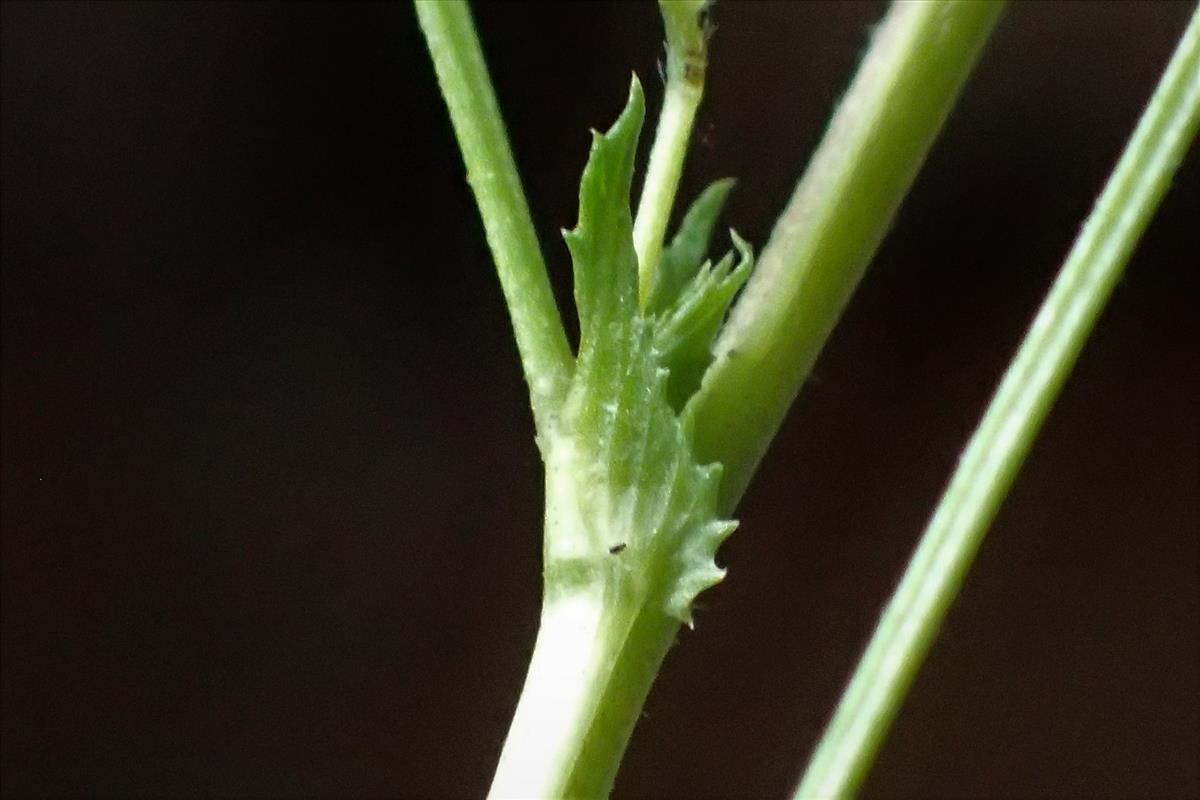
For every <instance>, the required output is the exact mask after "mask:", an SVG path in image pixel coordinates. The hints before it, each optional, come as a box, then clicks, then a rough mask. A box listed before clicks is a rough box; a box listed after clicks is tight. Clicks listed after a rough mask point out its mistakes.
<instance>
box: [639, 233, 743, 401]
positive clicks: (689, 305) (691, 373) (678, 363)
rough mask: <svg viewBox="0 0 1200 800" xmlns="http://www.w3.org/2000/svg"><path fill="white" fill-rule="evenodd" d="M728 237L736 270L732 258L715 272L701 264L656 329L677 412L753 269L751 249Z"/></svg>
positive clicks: (697, 379) (708, 358)
mask: <svg viewBox="0 0 1200 800" xmlns="http://www.w3.org/2000/svg"><path fill="white" fill-rule="evenodd" d="M729 235H730V237H731V238H732V239H733V243H734V247H736V248H737V251H738V263H737V266H736V267H734V266H733V253H728V254H727V255H726V256H725V257H724V258H722V259H721V260H720V262H718V264H717V265H716V266H715V267H713V266H712V265H711V262H708V261H705V262H704V263H703V264H702V265H701V266H700V269H699V271H697V272H696V274H695V275H694V276H693V278H692V280H691V282H690V283H688V284H687V286H685V287H684V288H683V291H682V292H681V293H680V295H679V298H678V299H677V300H676V302H675V303H674V305H672V306H671V307H670V308H669V309H667V311H666V312H665V313H664V314H663V315H662V317H661V318H660V319H659V320H658V324H657V325H656V326H655V346H656V347H657V348H658V350H659V351H660V352H661V353H662V358H663V363H664V364H665V365H666V366H667V369H668V370H669V371H670V373H671V375H670V379H669V381H668V385H667V397H668V399H669V400H670V403H671V406H672V408H674V409H675V410H676V411H680V410H682V409H683V407H684V405H685V404H686V403H687V401H688V399H689V398H690V397H691V396H692V395H693V394H695V393H696V390H697V389H699V388H700V380H701V378H703V377H704V372H705V370H707V369H708V365H709V364H711V363H712V360H713V355H712V346H713V342H714V341H716V338H717V332H718V331H720V329H721V324H722V323H723V322H724V321H725V313H726V312H727V311H728V310H729V305H730V303H732V302H733V298H734V295H736V294H737V292H738V290H739V289H741V288H742V285H743V284H745V283H746V279H747V278H749V277H750V270H751V269H752V268H753V265H754V253H753V252H752V251H751V249H750V245H748V244H747V243H746V242H745V241H744V240H743V239H742V238H741V237H740V236H738V235H737V233H736V232H735V231H732V230H731V231H730V232H729Z"/></svg>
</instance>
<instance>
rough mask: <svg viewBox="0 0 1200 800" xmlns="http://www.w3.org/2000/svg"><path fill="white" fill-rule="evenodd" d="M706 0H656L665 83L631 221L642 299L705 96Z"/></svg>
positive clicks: (650, 283) (655, 266) (650, 284)
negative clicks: (662, 27)
mask: <svg viewBox="0 0 1200 800" xmlns="http://www.w3.org/2000/svg"><path fill="white" fill-rule="evenodd" d="M705 4H706V3H705V2H702V1H701V2H697V0H660V7H661V9H662V14H663V21H664V23H665V27H666V32H667V70H666V75H667V84H666V91H665V94H664V96H663V106H662V111H661V112H660V113H659V117H658V129H657V130H656V131H655V133H654V144H653V145H652V146H651V149H650V162H649V164H648V166H647V167H646V179H645V181H644V183H643V184H642V194H641V197H640V199H639V200H638V208H637V217H636V219H635V221H634V226H633V247H634V250H635V251H636V252H637V257H638V295H639V297H640V299H641V302H642V305H645V304H646V300H647V299H648V298H649V296H650V290H651V289H652V288H653V286H654V273H655V271H656V270H657V269H658V261H659V258H660V257H661V256H662V247H663V239H664V238H665V236H666V232H667V223H668V222H669V221H670V218H671V209H672V207H673V206H674V204H675V193H676V190H677V189H678V187H679V178H680V175H682V174H683V161H684V158H685V157H686V155H687V146H688V141H689V140H690V139H691V135H692V124H693V123H694V122H695V119H696V109H698V108H699V107H700V100H701V99H702V98H703V96H704V72H705V69H706V66H707V54H706V51H707V47H706V43H705V40H704V31H703V29H702V27H701V24H700V20H699V16H700V12H701V11H702V10H703V8H704V6H705Z"/></svg>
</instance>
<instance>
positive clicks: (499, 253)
mask: <svg viewBox="0 0 1200 800" xmlns="http://www.w3.org/2000/svg"><path fill="white" fill-rule="evenodd" d="M416 9H417V18H418V20H419V21H420V24H421V30H422V31H423V32H424V34H425V41H426V43H427V44H428V45H429V53H430V55H432V56H433V66H434V69H435V70H436V72H437V77H438V83H439V84H440V86H441V89H442V96H443V97H444V98H445V100H446V105H447V107H448V108H449V110H450V121H451V122H452V123H453V125H454V133H455V135H456V136H457V137H458V145H459V148H460V149H461V150H462V155H463V161H464V162H465V163H466V167H467V182H468V183H470V185H471V189H472V191H473V192H474V193H475V202H476V203H477V204H478V206H479V214H480V216H481V217H483V225H484V229H485V230H486V232H487V240H488V246H489V247H490V248H491V250H492V257H493V258H494V260H495V262H496V272H497V274H498V275H499V276H500V286H501V288H502V290H503V292H504V299H505V301H506V302H507V304H508V312H509V315H510V316H511V318H512V324H513V330H514V332H515V334H516V339H517V349H518V350H519V351H520V353H521V363H522V365H523V366H524V368H525V380H526V382H527V383H528V384H529V395H530V401H531V404H532V405H533V414H534V419H535V420H536V421H537V423H538V428H539V430H540V429H543V428H544V425H543V422H544V421H545V418H546V416H547V415H548V414H550V413H552V411H553V410H554V409H555V408H556V407H557V406H558V404H559V403H560V402H561V399H562V397H563V396H564V395H565V394H566V389H567V384H568V381H569V380H570V376H571V372H572V370H573V369H574V359H573V357H572V355H571V349H570V346H569V345H568V344H567V335H566V332H565V331H564V329H563V324H562V318H561V317H560V316H559V313H558V305H557V304H556V302H555V300H554V292H553V291H552V290H551V288H550V279H549V276H548V275H547V273H546V264H545V262H544V261H543V259H542V252H541V249H540V248H539V247H538V240H537V233H536V231H535V230H534V227H533V221H532V219H530V216H529V206H528V205H527V204H526V202H525V192H524V190H523V189H522V188H521V178H520V176H519V175H518V174H517V167H516V164H515V163H514V161H513V155H512V150H511V149H510V148H509V146H508V136H507V134H506V133H505V130H504V119H503V117H501V116H500V109H499V107H498V106H497V104H496V95H495V92H493V91H492V81H491V77H490V76H489V75H488V70H487V64H486V63H485V62H484V60H483V51H482V50H481V49H480V46H479V38H478V37H477V36H476V34H475V26H474V23H472V21H471V11H470V9H469V8H468V7H467V4H466V2H464V0H416Z"/></svg>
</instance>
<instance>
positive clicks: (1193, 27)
mask: <svg viewBox="0 0 1200 800" xmlns="http://www.w3.org/2000/svg"><path fill="white" fill-rule="evenodd" d="M1198 125H1200V11H1197V12H1196V13H1195V14H1194V15H1193V17H1192V20H1191V22H1190V23H1189V25H1188V27H1187V30H1186V31H1185V33H1184V35H1183V39H1182V41H1181V42H1180V44H1179V47H1178V49H1177V50H1176V52H1175V55H1174V56H1173V57H1172V59H1171V63H1170V65H1169V66H1168V67H1167V70H1166V73H1165V74H1164V75H1163V78H1162V80H1161V81H1160V83H1159V85H1158V88H1157V89H1156V90H1155V92H1154V96H1153V98H1152V99H1151V100H1150V104H1149V106H1148V107H1147V108H1146V111H1145V113H1144V114H1143V116H1142V119H1141V121H1140V122H1139V123H1138V126H1137V130H1136V131H1135V132H1134V134H1133V137H1132V138H1131V139H1130V141H1129V144H1128V145H1127V146H1126V148H1125V152H1124V153H1123V154H1122V156H1121V160H1120V162H1119V163H1118V164H1117V167H1116V169H1115V170H1114V172H1113V174H1112V176H1111V177H1110V178H1109V180H1108V184H1107V185H1106V186H1105V189H1104V193H1103V194H1102V195H1101V196H1100V199H1099V200H1098V201H1097V203H1096V206H1095V208H1094V209H1093V210H1092V213H1091V215H1090V216H1089V217H1088V220H1087V222H1086V224H1085V225H1084V227H1083V230H1082V232H1081V233H1080V235H1079V238H1078V239H1076V240H1075V244H1074V246H1073V247H1072V249H1071V252H1070V254H1069V255H1068V256H1067V259H1066V262H1065V263H1064V264H1063V267H1062V270H1061V271H1060V272H1059V275H1058V278H1057V279H1056V280H1055V282H1054V285H1053V287H1052V288H1051V289H1050V292H1049V294H1048V295H1047V297H1046V300H1045V301H1044V302H1043V304H1042V307H1041V309H1040V310H1039V311H1038V314H1037V317H1036V318H1035V319H1034V321H1033V324H1032V326H1031V327H1030V329H1029V332H1028V333H1027V334H1026V336H1025V340H1024V341H1023V342H1022V344H1021V347H1020V349H1019V350H1018V351H1017V355H1016V357H1015V358H1014V359H1013V362H1012V364H1011V365H1010V366H1009V368H1008V370H1007V372H1005V374H1004V378H1003V380H1002V381H1001V383H1000V386H999V388H998V389H997V390H996V394H995V396H994V397H993V398H992V401H991V403H990V405H989V406H988V408H987V411H986V413H985V414H984V416H983V419H982V421H981V422H980V424H979V428H978V429H977V430H976V431H975V434H974V435H973V436H972V437H971V440H970V442H969V443H968V445H967V448H966V450H965V451H964V452H963V455H962V458H961V460H960V462H959V466H958V469H957V470H955V473H954V476H953V478H952V479H951V481H950V485H949V487H948V488H947V489H946V493H945V494H944V495H943V496H942V499H941V502H940V503H939V504H938V507H937V509H936V511H935V512H934V515H933V518H932V519H931V521H930V523H929V527H928V528H927V529H926V530H925V533H924V535H923V536H922V538H921V543H920V545H919V546H918V547H917V550H916V553H915V554H914V555H913V558H912V561H911V562H910V563H909V565H908V569H907V570H906V572H905V573H904V576H903V578H902V579H901V581H900V585H899V586H898V587H897V588H896V591H895V594H893V595H892V599H891V601H890V602H889V603H888V606H887V608H886V609H885V610H884V612H883V616H882V618H881V619H880V621H879V626H878V628H876V630H875V634H874V636H873V637H872V639H871V642H870V644H869V645H868V646H867V650H866V652H865V653H864V654H863V657H862V660H861V661H860V662H859V664H858V667H857V669H856V670H855V672H854V676H853V678H852V679H851V681H850V685H849V686H848V688H847V689H846V692H845V694H844V695H843V697H842V701H841V704H840V705H839V706H838V709H837V712H836V713H835V715H834V717H833V720H832V721H831V722H830V724H829V727H828V728H827V729H826V731H825V735H824V738H823V739H822V740H821V742H820V744H819V745H818V747H817V750H816V753H815V754H814V756H813V759H812V761H811V763H810V764H809V766H808V770H807V772H806V773H805V775H804V778H803V780H802V781H801V783H800V786H799V788H798V789H797V791H796V797H797V798H834V797H845V796H849V795H852V794H853V793H854V792H855V791H856V790H857V788H858V786H859V784H860V783H861V782H862V780H863V777H864V775H865V774H866V772H867V769H868V768H869V767H870V765H871V762H872V761H873V760H874V757H875V753H876V751H877V750H878V748H879V744H880V742H881V741H882V740H883V737H884V735H885V734H886V733H887V730H888V727H889V726H890V723H891V721H892V719H893V717H894V716H895V714H896V711H897V709H898V708H899V706H900V704H901V702H903V700H904V696H905V694H906V693H907V691H908V687H909V686H910V685H911V683H912V680H913V677H914V675H915V674H916V671H917V669H918V668H919V667H920V665H921V663H922V661H923V660H924V658H925V655H926V653H927V652H928V650H929V647H930V644H931V643H932V641H933V637H934V635H935V634H936V633H937V630H938V628H939V627H940V626H941V623H942V620H943V619H944V618H945V616H946V611H947V609H948V608H949V606H950V604H951V602H952V601H953V600H954V598H955V596H956V595H957V594H958V590H959V587H960V586H961V585H962V582H963V578H964V575H965V573H966V571H967V569H968V567H969V566H970V564H971V561H972V559H973V558H974V556H975V553H976V552H977V551H978V549H979V544H980V542H981V541H982V539H983V536H984V533H985V532H986V531H987V528H988V525H989V524H990V523H991V521H992V519H993V518H994V517H995V515H996V511H997V509H998V508H999V506H1000V503H1001V502H1002V501H1003V500H1004V497H1005V495H1006V494H1007V493H1008V490H1009V488H1010V487H1011V486H1012V483H1013V479H1014V478H1015V476H1016V474H1017V471H1018V470H1019V469H1020V467H1021V464H1022V462H1023V461H1024V460H1025V456H1026V455H1027V454H1028V452H1029V449H1030V447H1031V446H1032V444H1033V440H1034V438H1035V437H1036V436H1037V433H1038V430H1039V429H1040V427H1041V425H1042V422H1043V420H1044V419H1045V418H1046V415H1047V414H1048V413H1049V411H1050V407H1051V405H1052V404H1053V403H1054V400H1055V398H1056V397H1057V396H1058V394H1059V391H1060V390H1061V388H1062V385H1063V383H1064V381H1066V379H1067V376H1068V374H1069V373H1070V371H1071V368H1072V366H1073V365H1074V363H1075V360H1076V359H1077V357H1078V356H1079V352H1080V350H1081V349H1082V348H1083V345H1084V342H1085V341H1086V339H1087V337H1088V335H1089V333H1090V332H1091V331H1092V328H1093V327H1094V325H1095V323H1096V319H1097V317H1098V316H1099V314H1100V312H1101V310H1102V309H1103V308H1104V305H1105V303H1106V302H1107V301H1108V298H1109V296H1110V295H1111V294H1112V290H1113V286H1114V285H1115V284H1116V282H1117V280H1118V279H1119V278H1120V276H1121V273H1122V270H1123V269H1124V267H1125V264H1126V262H1127V261H1128V260H1129V256H1130V254H1131V253H1132V252H1133V248H1134V246H1135V245H1136V244H1137V241H1138V239H1139V238H1140V237H1141V235H1142V232H1143V231H1144V230H1145V228H1146V225H1147V224H1148V223H1149V221H1150V218H1151V217H1152V216H1153V214H1154V211H1155V209H1157V207H1158V205H1159V202H1160V201H1161V200H1162V197H1163V195H1164V194H1165V192H1166V190H1167V187H1168V186H1169V185H1170V183H1171V178H1172V176H1173V175H1174V174H1175V171H1176V169H1177V168H1178V166H1179V163H1180V162H1181V161H1182V160H1183V157H1184V155H1185V153H1186V152H1187V148H1188V145H1189V143H1190V142H1191V141H1192V139H1193V137H1194V136H1195V134H1196V129H1197V126H1198Z"/></svg>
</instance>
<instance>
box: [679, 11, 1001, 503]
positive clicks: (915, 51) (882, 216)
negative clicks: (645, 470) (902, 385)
mask: <svg viewBox="0 0 1200 800" xmlns="http://www.w3.org/2000/svg"><path fill="white" fill-rule="evenodd" d="M1002 5H1003V4H1002V3H1001V2H994V1H993V0H946V2H939V3H925V2H905V1H904V0H900V2H896V3H894V4H893V5H892V7H891V8H890V10H889V11H888V13H887V16H886V17H885V18H884V20H883V22H882V23H881V24H880V25H879V27H878V28H877V29H876V31H875V35H874V38H873V39H872V40H871V46H870V49H869V50H868V51H867V54H866V56H865V58H864V59H863V62H862V66H861V67H860V68H859V70H858V74H857V75H856V76H855V78H854V81H853V83H852V84H851V85H850V88H849V90H848V91H847V92H846V94H845V96H844V97H843V99H842V102H841V104H840V105H839V106H838V108H837V111H836V112H835V113H834V116H833V120H832V121H831V122H830V124H829V129H828V130H827V131H826V133H825V136H824V138H823V139H822V141H821V144H820V146H819V147H818V148H817V151H816V153H815V154H814V155H813V157H812V160H811V161H810V162H809V166H808V169H807V170H806V171H805V173H804V177H803V178H802V179H801V180H800V183H799V185H797V187H796V191H795V193H794V194H793V195H792V199H791V200H790V201H789V203H788V205H787V208H785V209H784V211H783V214H782V215H781V216H780V218H779V221H778V222H777V223H776V224H775V230H774V231H773V232H772V234H771V239H770V241H769V242H768V243H767V246H766V247H765V248H764V249H763V252H762V255H761V256H760V258H759V261H758V264H757V266H756V267H755V271H754V274H753V275H752V276H751V277H750V281H749V283H748V284H747V286H746V289H745V291H744V293H743V295H742V297H741V298H740V299H739V300H738V302H737V304H736V305H735V306H734V308H733V311H732V313H731V314H730V318H729V322H728V323H727V324H726V326H725V328H724V330H723V331H722V333H721V336H720V338H719V339H718V340H717V344H716V346H715V348H714V356H715V358H714V361H713V364H712V366H711V367H710V368H709V370H708V372H707V374H706V375H705V376H704V381H703V384H702V385H701V388H700V391H699V392H698V393H697V394H696V396H695V397H693V398H692V400H691V402H690V405H689V409H688V413H689V414H691V415H692V416H693V418H694V420H695V447H696V456H697V458H698V459H699V460H700V461H702V462H711V461H718V462H720V463H722V464H723V465H724V469H725V471H724V478H723V479H722V483H721V500H720V502H719V510H720V511H721V512H722V513H727V512H730V511H732V510H733V508H734V506H735V505H736V504H737V501H738V499H739V498H740V497H741V495H742V493H743V492H744V491H745V488H746V485H747V483H748V482H749V480H750V476H751V475H752V474H753V472H754V470H755V468H756V467H757V466H758V462H759V459H760V458H761V457H762V454H763V452H764V451H765V450H766V448H767V445H768V444H769V443H770V441H771V439H772V438H773V437H774V435H775V432H776V431H777V430H778V428H779V425H780V423H781V422H782V420H783V417H784V414H785V413H786V412H787V409H788V406H790V405H791V402H792V400H793V399H794V398H795V396H796V393H797V392H798V391H799V389H800V386H801V385H802V384H803V382H804V380H805V378H806V377H807V376H808V373H809V371H810V370H811V369H812V365H813V362H814V361H815V360H816V358H817V354H818V353H819V352H820V350H821V347H822V346H823V345H824V343H825V340H826V339H827V338H828V336H829V333H830V331H831V330H832V329H833V326H834V323H836V322H837V320H838V318H839V317H840V316H841V314H842V310H843V309H844V308H845V306H846V303H847V302H848V301H849V299H850V295H851V294H852V293H853V291H854V288H855V287H856V286H857V285H858V281H859V278H861V277H862V274H863V272H864V270H865V269H866V266H867V263H868V262H869V261H870V260H871V258H872V256H874V254H875V251H876V249H877V248H878V247H879V244H880V242H881V241H882V240H883V237H884V235H885V234H886V233H887V231H888V228H889V227H890V226H891V224H892V219H893V218H894V217H895V214H896V211H897V209H898V208H899V207H900V203H901V201H902V200H903V199H904V195H905V194H906V193H907V192H908V189H909V187H910V186H911V185H912V182H913V180H914V179H915V177H916V175H917V172H918V170H919V169H920V167H921V164H922V163H923V162H924V160H925V156H926V154H927V153H928V151H929V148H930V146H931V145H932V144H933V141H934V139H935V138H936V137H937V134H938V132H939V131H941V129H942V124H943V123H944V122H945V120H946V117H947V115H949V113H950V109H951V108H952V107H953V106H954V102H955V100H956V99H957V97H958V94H959V90H960V89H961V88H962V85H963V83H964V81H965V80H966V78H967V75H968V74H969V73H970V71H971V69H972V67H973V66H974V65H975V62H976V60H977V58H978V56H979V53H980V51H981V49H982V48H983V45H984V43H985V42H986V41H987V38H988V35H989V34H990V33H991V31H992V28H993V26H994V25H995V23H996V21H997V19H998V17H999V15H1000V11H1001V8H1002Z"/></svg>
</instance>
